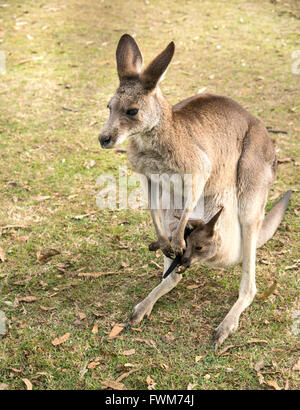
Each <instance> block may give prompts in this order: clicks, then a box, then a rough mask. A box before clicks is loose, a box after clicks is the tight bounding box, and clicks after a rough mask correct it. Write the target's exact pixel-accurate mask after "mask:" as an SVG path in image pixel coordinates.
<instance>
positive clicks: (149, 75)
mask: <svg viewBox="0 0 300 410" xmlns="http://www.w3.org/2000/svg"><path fill="white" fill-rule="evenodd" d="M174 51H175V44H174V42H173V41H172V42H171V43H170V44H169V45H168V47H167V48H165V50H164V51H162V52H161V53H160V54H159V55H158V56H157V57H156V58H155V59H154V60H153V61H152V62H151V63H150V64H149V65H148V67H147V68H146V69H145V70H144V71H143V72H142V74H141V75H140V80H141V82H142V84H143V86H144V87H145V88H146V89H147V90H152V89H153V88H155V87H156V85H157V83H158V82H159V80H161V79H162V76H163V74H164V73H165V71H166V69H167V68H168V65H169V64H170V62H171V60H172V57H173V55H174Z"/></svg>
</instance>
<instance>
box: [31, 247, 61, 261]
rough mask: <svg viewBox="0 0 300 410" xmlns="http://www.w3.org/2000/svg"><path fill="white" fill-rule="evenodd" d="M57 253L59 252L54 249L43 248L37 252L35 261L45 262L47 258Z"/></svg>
mask: <svg viewBox="0 0 300 410" xmlns="http://www.w3.org/2000/svg"><path fill="white" fill-rule="evenodd" d="M59 254H60V252H59V251H58V250H56V249H45V250H43V251H39V252H37V254H36V258H37V261H38V262H39V263H40V262H45V261H47V260H48V259H50V258H52V257H53V256H55V255H59Z"/></svg>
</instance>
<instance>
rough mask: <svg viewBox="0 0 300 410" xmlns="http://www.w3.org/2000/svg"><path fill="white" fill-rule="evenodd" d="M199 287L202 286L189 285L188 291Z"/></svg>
mask: <svg viewBox="0 0 300 410" xmlns="http://www.w3.org/2000/svg"><path fill="white" fill-rule="evenodd" d="M199 287H200V285H188V286H187V287H186V288H187V289H197V288H199Z"/></svg>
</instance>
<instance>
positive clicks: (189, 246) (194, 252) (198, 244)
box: [181, 208, 223, 268]
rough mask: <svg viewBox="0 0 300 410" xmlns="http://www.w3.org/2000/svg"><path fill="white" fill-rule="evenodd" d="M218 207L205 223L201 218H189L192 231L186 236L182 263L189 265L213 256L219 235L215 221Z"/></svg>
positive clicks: (217, 245) (217, 215) (217, 217)
mask: <svg viewBox="0 0 300 410" xmlns="http://www.w3.org/2000/svg"><path fill="white" fill-rule="evenodd" d="M222 210H223V208H221V209H220V211H218V212H217V213H216V214H215V215H214V216H213V217H212V218H211V219H210V221H209V222H207V223H206V224H205V223H204V222H203V221H201V220H189V225H191V226H192V228H194V229H193V231H192V232H191V234H190V235H189V236H188V237H187V238H186V250H185V252H184V254H183V256H182V260H181V262H182V265H183V266H185V267H187V268H188V267H189V266H191V265H192V264H194V263H196V262H200V261H202V262H203V261H205V260H208V259H211V258H212V257H214V256H215V255H216V253H217V250H218V247H219V244H220V239H221V238H220V235H219V233H218V230H217V229H216V223H217V221H218V219H219V216H220V215H221V212H222Z"/></svg>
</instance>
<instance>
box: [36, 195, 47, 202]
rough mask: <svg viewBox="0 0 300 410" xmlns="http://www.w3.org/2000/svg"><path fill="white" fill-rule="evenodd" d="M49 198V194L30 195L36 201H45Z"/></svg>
mask: <svg viewBox="0 0 300 410" xmlns="http://www.w3.org/2000/svg"><path fill="white" fill-rule="evenodd" d="M50 198H51V196H49V195H44V196H42V195H38V196H33V197H32V199H33V200H34V201H37V202H42V201H46V200H47V199H50Z"/></svg>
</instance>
